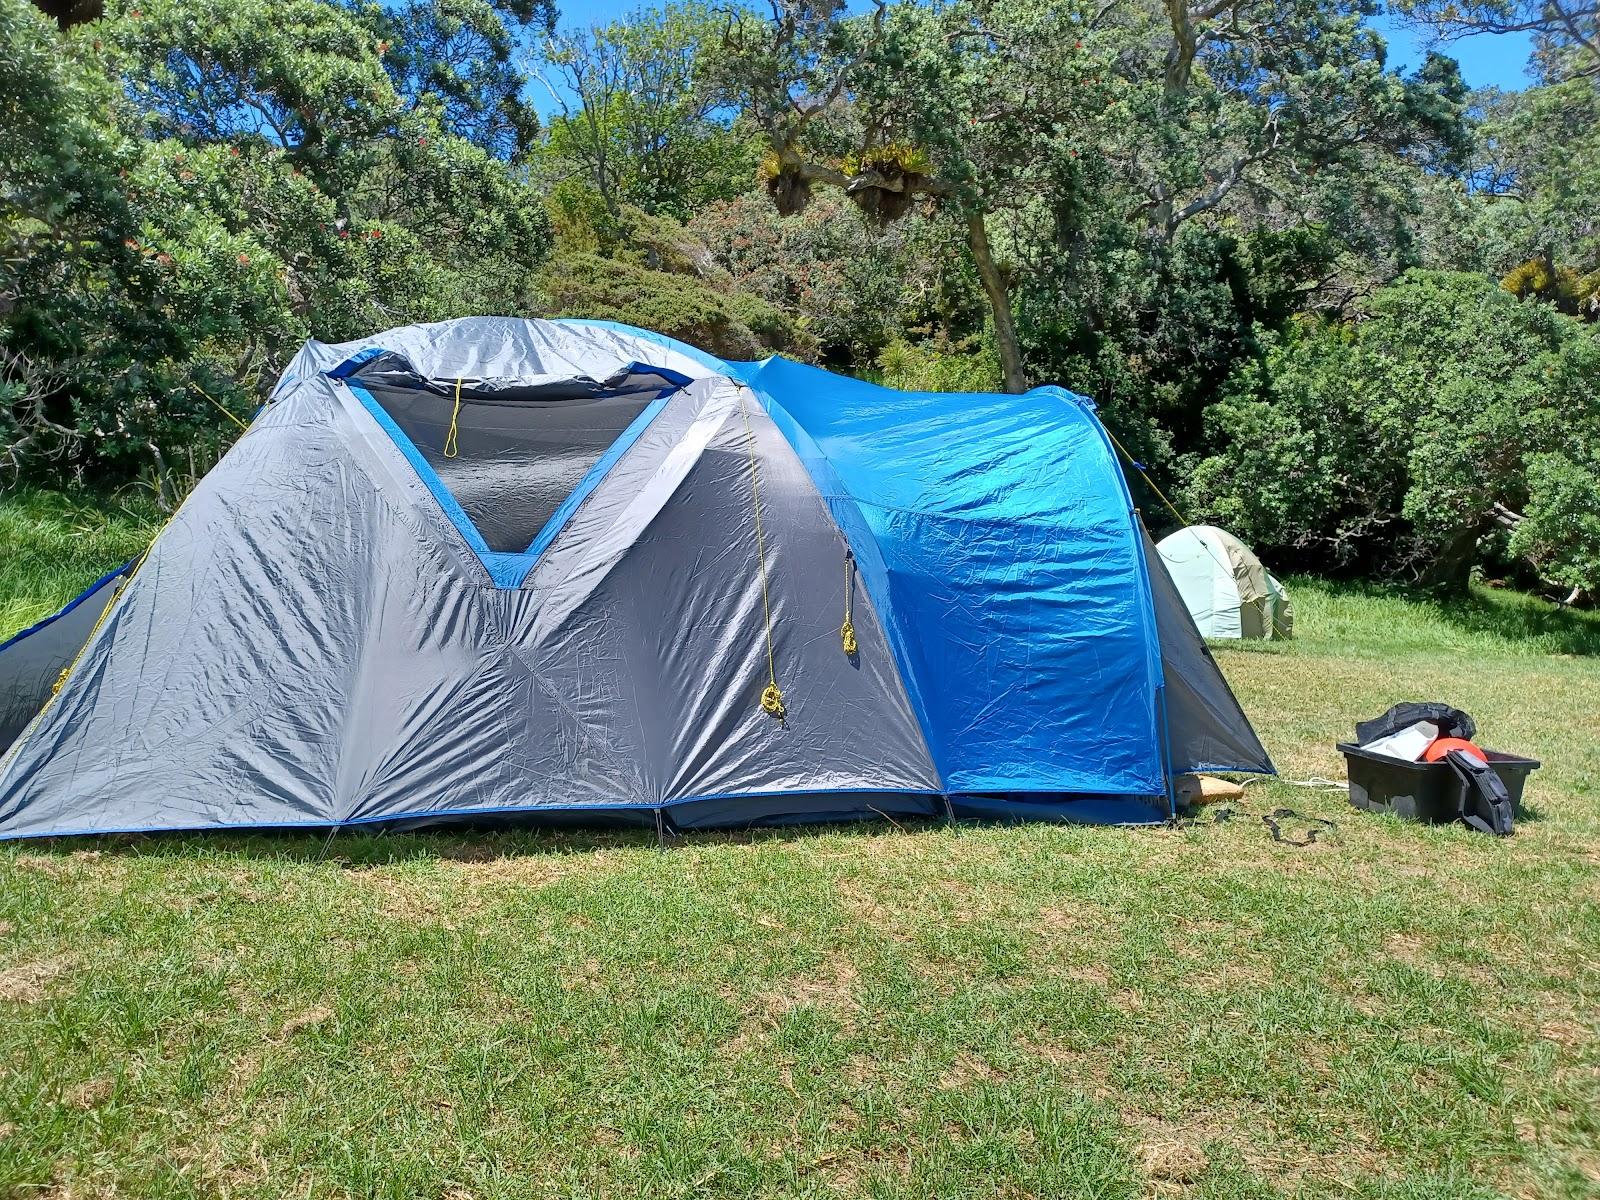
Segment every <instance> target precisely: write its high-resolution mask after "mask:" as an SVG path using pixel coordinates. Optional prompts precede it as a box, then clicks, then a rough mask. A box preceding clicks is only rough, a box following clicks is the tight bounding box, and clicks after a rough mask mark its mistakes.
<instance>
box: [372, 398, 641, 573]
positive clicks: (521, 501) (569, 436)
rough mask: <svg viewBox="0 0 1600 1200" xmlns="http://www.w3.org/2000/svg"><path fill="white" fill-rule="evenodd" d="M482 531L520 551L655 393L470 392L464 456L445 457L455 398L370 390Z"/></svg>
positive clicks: (460, 443)
mask: <svg viewBox="0 0 1600 1200" xmlns="http://www.w3.org/2000/svg"><path fill="white" fill-rule="evenodd" d="M362 386H365V387H366V388H367V390H368V391H369V392H370V393H371V395H372V397H373V399H374V400H376V401H377V402H378V404H379V405H380V406H381V407H382V408H383V409H384V410H385V411H386V412H387V413H388V414H389V415H390V416H391V417H392V418H394V422H395V424H397V425H399V426H400V428H401V429H402V430H404V431H405V434H406V436H407V437H409V438H410V439H411V440H412V442H413V443H415V445H416V447H417V449H418V450H419V451H421V452H422V456H423V457H424V458H425V459H427V461H428V464H429V465H430V466H431V467H432V468H433V469H434V471H435V472H437V473H438V476H439V478H440V480H441V481H442V482H443V483H444V486H445V487H446V488H448V489H449V491H450V494H451V495H452V496H454V497H455V499H456V503H457V504H459V505H461V507H462V509H463V510H465V512H466V514H467V516H468V518H470V519H471V521H472V523H473V524H474V525H475V526H477V529H478V532H479V533H480V534H482V535H483V540H484V541H485V542H487V543H488V545H489V549H491V550H494V551H498V552H502V553H511V554H515V553H520V552H522V551H524V550H526V549H527V548H528V545H529V543H530V542H532V541H533V539H534V538H535V537H536V536H537V535H538V533H539V530H541V529H543V528H544V526H545V523H546V522H548V521H549V520H550V518H551V517H552V516H554V515H555V511H556V509H558V508H559V507H561V502H562V501H563V500H565V499H566V498H567V497H568V496H569V495H571V494H572V491H573V489H574V488H576V487H577V486H578V482H579V480H581V479H582V478H583V477H584V475H586V474H587V473H588V471H589V468H590V467H592V466H594V464H595V463H596V462H598V461H599V459H600V456H601V455H603V454H604V453H605V452H606V450H608V449H609V448H610V447H611V444H612V443H613V442H615V441H616V440H617V437H618V436H619V435H620V434H621V433H622V431H623V430H624V429H626V428H627V427H628V426H629V425H630V424H632V422H633V419H634V418H635V417H637V416H638V415H639V414H640V413H641V412H643V411H644V410H645V408H646V407H647V406H648V405H649V404H650V402H651V401H652V400H654V399H655V398H656V396H657V394H658V390H657V389H651V390H649V391H642V392H640V391H630V392H628V393H626V394H623V395H599V396H577V397H568V398H561V399H538V400H530V399H511V400H508V399H501V398H498V397H496V398H494V399H487V398H483V397H481V396H471V395H468V394H466V393H465V392H463V396H462V400H461V413H460V416H459V417H458V418H457V421H456V456H455V457H454V458H446V457H445V455H444V447H445V438H446V437H447V435H448V434H449V431H450V413H451V410H452V408H453V407H454V405H455V399H454V397H453V395H448V394H443V395H442V394H439V393H438V392H435V391H432V390H421V389H415V388H403V387H391V386H386V385H384V384H381V383H375V382H373V383H366V382H364V383H363V384H362Z"/></svg>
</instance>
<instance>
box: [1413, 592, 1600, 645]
mask: <svg viewBox="0 0 1600 1200" xmlns="http://www.w3.org/2000/svg"><path fill="white" fill-rule="evenodd" d="M1432 604H1433V607H1435V608H1436V609H1437V610H1438V612H1439V615H1440V617H1441V618H1443V619H1444V620H1445V621H1446V622H1448V623H1449V624H1451V625H1453V626H1455V627H1456V628H1458V629H1460V630H1462V631H1464V632H1466V633H1472V634H1484V635H1488V636H1490V637H1496V638H1501V639H1503V640H1505V641H1508V642H1535V643H1539V644H1541V645H1544V646H1546V647H1548V648H1549V652H1550V653H1552V654H1574V655H1584V656H1589V655H1600V613H1596V612H1592V611H1583V610H1579V609H1573V608H1563V607H1562V606H1561V605H1559V604H1554V603H1552V602H1551V601H1549V600H1544V599H1541V598H1540V597H1538V596H1529V595H1525V594H1522V593H1515V592H1497V591H1491V590H1490V589H1487V588H1482V589H1479V588H1474V589H1473V590H1472V591H1471V592H1470V593H1468V594H1467V595H1465V596H1452V597H1448V598H1446V599H1443V600H1436V601H1433V602H1432Z"/></svg>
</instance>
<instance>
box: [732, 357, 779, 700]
mask: <svg viewBox="0 0 1600 1200" xmlns="http://www.w3.org/2000/svg"><path fill="white" fill-rule="evenodd" d="M739 415H740V416H741V417H743V418H744V440H745V446H746V447H747V448H748V449H749V451H750V497H751V501H752V506H753V508H754V510H755V518H756V557H757V561H758V562H759V563H760V566H761V612H762V615H763V616H764V617H765V619H766V625H767V686H766V687H765V688H764V689H763V690H762V692H761V707H762V708H764V709H765V710H766V711H767V712H769V713H771V714H772V715H773V716H775V717H777V718H778V720H780V721H781V720H783V715H784V708H783V689H781V688H780V687H778V656H777V652H776V651H775V650H774V649H773V648H772V596H771V593H770V591H769V589H768V587H767V539H766V535H765V534H764V533H763V532H762V530H761V475H760V472H759V471H758V470H757V469H756V435H755V432H754V431H753V430H752V429H751V428H750V411H749V410H748V409H747V408H745V406H744V389H743V388H740V389H739Z"/></svg>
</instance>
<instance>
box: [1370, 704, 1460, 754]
mask: <svg viewBox="0 0 1600 1200" xmlns="http://www.w3.org/2000/svg"><path fill="white" fill-rule="evenodd" d="M1418 721H1432V722H1433V723H1434V724H1435V725H1437V726H1438V727H1439V736H1440V737H1458V738H1466V739H1467V741H1469V742H1470V741H1471V740H1472V735H1473V734H1475V733H1477V732H1478V726H1477V725H1476V724H1475V723H1474V722H1473V720H1472V718H1471V717H1470V716H1468V715H1467V714H1466V713H1464V712H1462V711H1461V710H1460V709H1459V708H1451V707H1450V706H1449V705H1448V704H1440V703H1438V702H1437V701H1420V702H1419V701H1415V700H1408V701H1406V702H1405V703H1403V704H1396V705H1395V706H1394V707H1393V708H1391V709H1390V710H1389V711H1388V712H1386V713H1384V714H1383V716H1381V717H1374V718H1372V720H1370V721H1357V722H1356V745H1358V746H1365V745H1366V744H1367V743H1368V742H1375V741H1377V740H1378V739H1379V738H1381V737H1388V736H1389V735H1390V734H1391V733H1397V732H1399V731H1400V730H1402V729H1407V728H1409V727H1410V726H1412V725H1415V724H1416V723H1417V722H1418Z"/></svg>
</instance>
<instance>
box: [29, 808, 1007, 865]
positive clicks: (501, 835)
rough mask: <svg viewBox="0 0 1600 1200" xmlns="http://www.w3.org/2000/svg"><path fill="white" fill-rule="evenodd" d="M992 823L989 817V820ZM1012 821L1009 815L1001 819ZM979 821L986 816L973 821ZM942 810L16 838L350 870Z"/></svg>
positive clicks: (814, 833)
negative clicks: (831, 816)
mask: <svg viewBox="0 0 1600 1200" xmlns="http://www.w3.org/2000/svg"><path fill="white" fill-rule="evenodd" d="M984 823H985V824H987V823H988V822H984ZM997 823H1000V824H1003V823H1004V822H997ZM962 824H963V825H967V826H971V825H974V824H978V822H972V821H964V822H962ZM946 825H947V823H946V822H945V821H944V820H943V819H942V818H937V817H905V816H898V815H897V816H896V817H895V818H894V819H893V820H887V819H885V820H877V819H869V818H863V819H861V820H858V821H843V822H835V823H833V824H798V823H797V824H792V825H769V826H759V827H755V828H751V829H694V830H684V831H681V832H678V833H669V834H668V835H667V837H666V840H665V843H664V847H663V844H662V843H661V842H659V841H658V840H657V837H656V833H655V830H654V828H653V827H644V826H616V827H612V828H579V827H570V828H563V827H559V826H551V825H536V824H531V823H520V824H519V823H513V822H502V823H499V824H492V825H486V824H476V825H468V824H440V825H437V826H434V827H431V828H426V829H410V830H395V831H385V830H383V829H381V828H375V827H373V826H364V827H361V828H359V829H348V828H347V829H337V830H333V831H332V832H331V833H330V832H329V831H326V830H324V831H321V832H307V831H305V830H303V829H283V830H271V829H264V830H260V831H254V832H250V833H229V832H227V831H226V830H216V831H194V830H190V831H173V832H170V833H165V832H163V833H117V834H103V835H98V836H94V835H91V836H87V837H61V838H54V837H51V838H38V839H31V840H29V841H26V842H18V843H14V845H15V846H16V848H17V849H18V851H19V852H22V853H30V852H31V853H45V854H59V855H70V854H72V853H75V852H83V851H96V852H100V853H105V854H115V855H123V856H127V857H133V858H188V859H200V860H204V859H233V858H237V859H251V860H255V861H270V860H279V861H282V862H288V863H317V862H327V863H329V864H331V865H334V866H339V867H344V868H346V869H349V870H364V869H366V868H369V867H383V866H392V865H394V864H396V863H405V862H423V861H427V862H460V863H484V862H494V861H497V860H499V859H505V858H524V857H531V856H535V855H561V854H590V853H594V852H596V851H601V850H654V849H657V848H658V847H663V848H664V849H665V850H666V851H667V852H670V851H672V850H673V849H674V848H677V847H680V846H681V847H686V848H687V847H693V846H717V845H753V844H756V843H760V842H795V843H799V842H806V841H810V840H813V839H816V838H822V837H830V836H835V835H840V834H843V835H846V836H851V837H865V836H873V835H882V834H885V833H904V834H910V835H920V834H926V833H929V832H933V831H935V830H939V829H943V828H946Z"/></svg>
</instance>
